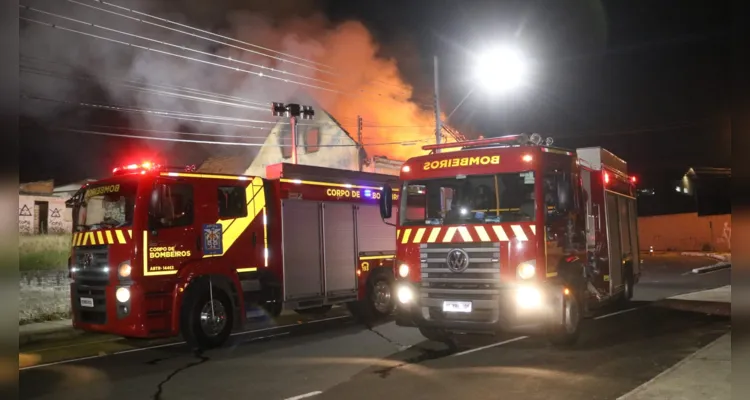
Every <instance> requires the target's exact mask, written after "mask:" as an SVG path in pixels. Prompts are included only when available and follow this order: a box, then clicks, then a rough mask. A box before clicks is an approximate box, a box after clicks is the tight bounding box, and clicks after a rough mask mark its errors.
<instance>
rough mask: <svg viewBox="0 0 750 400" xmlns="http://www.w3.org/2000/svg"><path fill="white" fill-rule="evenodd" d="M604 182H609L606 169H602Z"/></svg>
mask: <svg viewBox="0 0 750 400" xmlns="http://www.w3.org/2000/svg"><path fill="white" fill-rule="evenodd" d="M604 183H605V184H608V183H609V173H608V172H607V171H604Z"/></svg>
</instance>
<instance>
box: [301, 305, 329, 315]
mask: <svg viewBox="0 0 750 400" xmlns="http://www.w3.org/2000/svg"><path fill="white" fill-rule="evenodd" d="M331 308H333V306H332V305H330V304H327V305H324V306H320V307H313V308H298V309H296V310H294V312H296V313H297V314H299V315H323V314H325V313H327V312H328V311H331Z"/></svg>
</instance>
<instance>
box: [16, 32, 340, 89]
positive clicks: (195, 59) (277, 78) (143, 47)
mask: <svg viewBox="0 0 750 400" xmlns="http://www.w3.org/2000/svg"><path fill="white" fill-rule="evenodd" d="M19 19H21V20H23V21H27V22H32V23H35V24H39V25H44V26H48V27H50V28H55V29H60V30H64V31H68V32H73V33H78V34H81V35H85V36H90V37H94V38H97V39H102V40H106V41H108V42H112V43H119V44H122V45H125V46H129V47H134V48H138V49H141V50H147V51H153V52H156V53H160V54H165V55H170V56H173V57H178V58H182V59H186V60H191V61H197V62H200V63H203V64H208V65H213V66H216V67H221V68H226V69H230V70H234V71H237V72H244V73H247V74H251V75H255V76H258V77H261V78H269V79H275V80H279V81H282V82H284V83H292V84H297V85H300V86H306V87H309V88H315V89H320V90H324V91H328V92H333V93H339V94H345V95H346V94H348V93H344V92H341V91H339V90H335V89H330V88H326V87H322V86H317V85H311V84H308V83H304V82H297V81H291V80H289V79H285V78H279V77H276V76H271V75H266V74H264V73H262V72H254V71H249V70H246V69H242V68H239V67H231V66H229V65H224V64H219V63H214V62H210V61H206V60H201V59H198V58H194V57H188V56H184V55H180V54H175V53H171V52H168V51H165V50H158V49H154V48H151V47H146V46H141V45H137V44H133V43H129V42H124V41H121V40H117V39H112V38H108V37H104V36H100V35H95V34H92V33H88V32H82V31H79V30H76V29H72V28H67V27H64V26H62V25H57V24H51V23H48V22H43V21H38V20H35V19H31V18H25V17H19Z"/></svg>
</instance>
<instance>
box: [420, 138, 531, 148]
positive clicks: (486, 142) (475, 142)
mask: <svg viewBox="0 0 750 400" xmlns="http://www.w3.org/2000/svg"><path fill="white" fill-rule="evenodd" d="M528 140H529V137H528V135H524V134H518V135H506V136H500V137H496V138H490V139H477V140H466V141H463V142H455V143H442V144H428V145H425V146H422V150H438V149H452V148H456V147H473V146H487V145H492V144H500V143H508V142H517V143H525V142H527V141H528Z"/></svg>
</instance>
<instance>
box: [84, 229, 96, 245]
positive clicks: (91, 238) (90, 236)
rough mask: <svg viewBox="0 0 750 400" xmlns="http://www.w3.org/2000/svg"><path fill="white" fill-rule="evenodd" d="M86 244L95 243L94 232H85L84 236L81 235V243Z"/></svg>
mask: <svg viewBox="0 0 750 400" xmlns="http://www.w3.org/2000/svg"><path fill="white" fill-rule="evenodd" d="M88 244H96V240H95V239H94V232H86V236H84V237H83V245H84V246H86V245H88Z"/></svg>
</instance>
